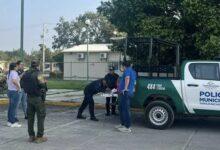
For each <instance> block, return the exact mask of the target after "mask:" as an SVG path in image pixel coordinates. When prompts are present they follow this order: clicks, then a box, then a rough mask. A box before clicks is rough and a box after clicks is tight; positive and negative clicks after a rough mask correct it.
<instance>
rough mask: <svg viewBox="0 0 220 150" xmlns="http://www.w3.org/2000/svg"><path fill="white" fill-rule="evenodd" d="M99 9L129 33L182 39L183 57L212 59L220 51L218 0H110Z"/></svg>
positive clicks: (130, 34)
mask: <svg viewBox="0 0 220 150" xmlns="http://www.w3.org/2000/svg"><path fill="white" fill-rule="evenodd" d="M98 11H99V13H100V14H102V15H104V16H106V17H107V18H108V19H109V20H110V22H111V23H112V24H113V25H115V26H116V28H118V29H119V31H123V32H127V33H128V36H142V37H158V38H161V39H164V40H168V41H173V42H178V43H180V44H181V46H182V58H185V59H212V58H213V57H215V56H217V55H219V53H220V17H219V16H220V2H219V1H217V0H172V1H171V0H110V1H107V2H102V4H101V6H100V7H99V8H98Z"/></svg>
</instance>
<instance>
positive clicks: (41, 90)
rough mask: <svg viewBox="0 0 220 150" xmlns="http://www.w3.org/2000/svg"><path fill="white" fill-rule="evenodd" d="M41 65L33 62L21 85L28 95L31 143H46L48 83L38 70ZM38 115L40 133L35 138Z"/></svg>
mask: <svg viewBox="0 0 220 150" xmlns="http://www.w3.org/2000/svg"><path fill="white" fill-rule="evenodd" d="M38 67H39V64H38V63H37V62H36V61H32V62H31V67H30V69H29V70H28V71H26V72H25V73H24V75H23V78H22V80H21V83H22V85H23V88H24V91H25V92H26V93H27V103H28V107H27V115H28V133H29V142H36V143H42V142H46V141H47V138H46V137H44V136H43V135H44V120H45V117H46V108H45V103H44V102H45V95H46V91H47V85H46V81H45V79H44V77H43V75H42V74H41V72H40V71H39V69H38ZM35 114H37V127H38V132H37V135H36V136H35V132H34V121H35V119H34V118H35Z"/></svg>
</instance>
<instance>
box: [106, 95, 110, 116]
mask: <svg viewBox="0 0 220 150" xmlns="http://www.w3.org/2000/svg"><path fill="white" fill-rule="evenodd" d="M105 109H106V114H105V115H106V116H110V97H106V103H105Z"/></svg>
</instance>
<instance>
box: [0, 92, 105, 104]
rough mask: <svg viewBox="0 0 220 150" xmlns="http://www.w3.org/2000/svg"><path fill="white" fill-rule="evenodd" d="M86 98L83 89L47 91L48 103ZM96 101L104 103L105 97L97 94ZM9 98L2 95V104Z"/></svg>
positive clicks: (73, 101) (76, 101) (0, 100)
mask: <svg viewBox="0 0 220 150" xmlns="http://www.w3.org/2000/svg"><path fill="white" fill-rule="evenodd" d="M83 98H84V94H83V91H77V90H67V89H50V90H48V92H47V97H46V101H47V102H48V103H60V102H68V103H81V101H82V100H83ZM94 99H95V103H97V104H104V103H105V98H104V97H102V96H100V95H97V96H94ZM7 100H8V98H7V95H6V94H4V95H1V96H0V104H1V103H6V102H7Z"/></svg>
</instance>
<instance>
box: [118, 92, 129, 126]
mask: <svg viewBox="0 0 220 150" xmlns="http://www.w3.org/2000/svg"><path fill="white" fill-rule="evenodd" d="M130 99H131V96H130V94H129V93H128V92H125V93H124V94H120V103H119V112H120V121H121V125H123V126H125V127H126V128H130V126H131V115H130V101H131V100H130Z"/></svg>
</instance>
